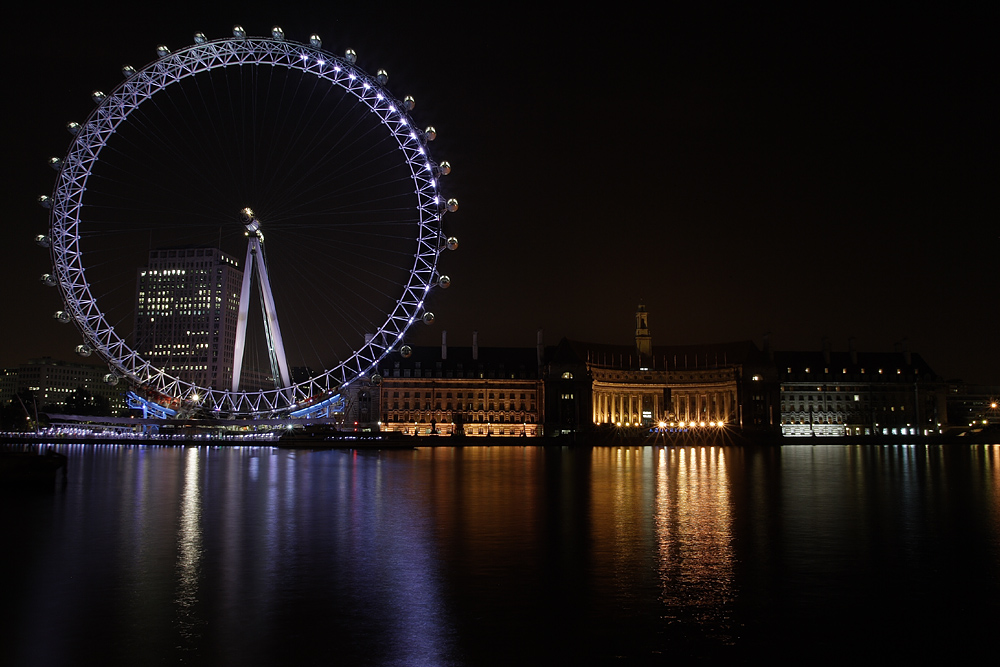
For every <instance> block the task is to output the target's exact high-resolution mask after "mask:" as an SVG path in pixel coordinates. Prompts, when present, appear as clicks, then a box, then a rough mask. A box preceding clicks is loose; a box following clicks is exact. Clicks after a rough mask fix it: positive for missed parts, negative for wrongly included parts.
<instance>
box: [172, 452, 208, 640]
mask: <svg viewBox="0 0 1000 667" xmlns="http://www.w3.org/2000/svg"><path fill="white" fill-rule="evenodd" d="M199 453H200V452H199V450H198V449H196V448H194V447H191V448H189V449H188V450H187V452H186V454H185V456H184V490H183V492H182V494H181V516H180V527H179V528H178V531H177V597H176V598H175V600H174V606H175V608H176V614H177V620H176V626H177V631H178V633H179V634H180V637H181V640H182V641H183V644H182V646H184V647H185V648H189V647H190V646H191V645H192V644H194V643H195V642H196V640H197V638H198V634H199V626H200V625H201V624H202V621H201V619H200V618H199V615H198V585H199V581H200V578H201V556H202V546H201V542H202V539H201V479H200V477H199V463H200V457H199Z"/></svg>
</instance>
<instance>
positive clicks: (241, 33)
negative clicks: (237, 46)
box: [233, 25, 247, 39]
mask: <svg viewBox="0 0 1000 667" xmlns="http://www.w3.org/2000/svg"><path fill="white" fill-rule="evenodd" d="M246 36H247V31H246V30H244V29H243V26H241V25H234V26H233V37H235V38H236V39H244V38H246Z"/></svg>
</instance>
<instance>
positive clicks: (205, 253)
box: [133, 248, 273, 389]
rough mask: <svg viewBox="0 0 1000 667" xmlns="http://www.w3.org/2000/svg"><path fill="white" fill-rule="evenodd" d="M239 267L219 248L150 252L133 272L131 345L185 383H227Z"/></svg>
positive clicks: (230, 373) (217, 385) (230, 370)
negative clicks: (145, 264) (147, 259)
mask: <svg viewBox="0 0 1000 667" xmlns="http://www.w3.org/2000/svg"><path fill="white" fill-rule="evenodd" d="M238 266H239V265H238V263H237V261H236V260H235V259H234V258H233V257H231V256H229V255H227V254H226V253H224V252H222V251H221V250H219V249H218V248H167V249H160V250H152V251H150V253H149V261H148V264H147V266H145V267H144V268H141V269H139V272H138V273H139V275H138V287H137V289H136V315H135V342H134V344H133V348H134V349H135V350H136V351H137V352H139V353H140V354H141V355H142V356H143V357H144V358H146V359H148V360H149V361H151V362H152V363H153V364H154V365H155V366H156V367H157V368H160V369H162V370H164V371H166V372H167V373H170V374H171V375H175V376H176V377H178V378H180V379H181V380H184V381H185V382H191V383H194V384H196V385H198V386H201V387H211V388H213V389H227V388H229V385H230V384H231V380H232V377H233V355H234V345H235V340H236V320H237V316H238V313H239V299H240V285H241V281H242V279H243V272H242V271H241V270H240V269H239V268H238ZM244 375H248V373H247V371H244ZM271 386H273V382H272V383H271Z"/></svg>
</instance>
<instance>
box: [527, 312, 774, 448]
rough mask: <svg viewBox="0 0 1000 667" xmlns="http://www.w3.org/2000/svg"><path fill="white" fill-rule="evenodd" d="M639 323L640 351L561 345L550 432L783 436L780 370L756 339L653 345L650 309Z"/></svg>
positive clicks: (552, 366) (550, 369)
mask: <svg viewBox="0 0 1000 667" xmlns="http://www.w3.org/2000/svg"><path fill="white" fill-rule="evenodd" d="M635 318H636V320H635V344H634V345H605V344H599V343H583V342H578V341H571V340H566V339H564V340H563V341H562V342H560V344H559V346H558V348H557V349H556V350H555V351H554V352H553V353H552V355H551V357H550V361H549V363H548V365H547V368H546V373H545V376H546V381H547V386H548V403H547V404H546V414H547V416H548V419H547V422H548V424H549V432H550V433H551V432H553V431H558V432H560V433H563V434H567V433H573V432H576V431H586V430H588V429H589V428H592V427H593V426H597V427H602V426H603V427H612V426H616V427H621V426H625V427H659V426H660V425H661V424H662V425H663V426H665V427H669V428H675V429H676V428H683V429H690V428H702V427H710V428H711V427H716V428H718V427H720V426H733V427H740V428H741V429H743V430H744V431H760V432H764V433H771V432H775V431H776V430H777V428H778V425H779V420H780V414H779V410H778V405H777V383H776V377H775V370H774V366H773V364H772V363H769V360H768V357H767V354H766V353H764V352H761V351H760V350H759V348H757V346H756V345H755V344H754V343H753V342H752V341H739V342H735V343H721V344H705V345H686V346H679V345H671V346H654V345H653V340H652V335H651V333H650V328H649V321H648V313H647V311H646V308H645V306H642V305H640V306H639V307H638V309H637V311H636V314H635Z"/></svg>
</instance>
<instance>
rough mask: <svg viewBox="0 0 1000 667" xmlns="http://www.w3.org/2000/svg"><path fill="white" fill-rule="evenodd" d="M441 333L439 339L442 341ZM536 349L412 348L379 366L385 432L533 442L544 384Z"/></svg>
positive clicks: (380, 412)
mask: <svg viewBox="0 0 1000 667" xmlns="http://www.w3.org/2000/svg"><path fill="white" fill-rule="evenodd" d="M446 336H447V335H446V334H445V335H444V336H443V339H444V340H446ZM539 356H540V350H536V349H532V348H485V347H484V348H480V347H479V346H478V345H477V344H475V343H474V344H473V346H472V347H449V346H448V345H447V344H446V343H445V342H442V345H441V347H440V348H438V347H413V348H412V349H411V350H410V351H409V355H408V356H406V357H403V356H396V357H395V359H392V360H389V361H386V362H384V363H383V364H382V366H380V368H379V373H380V375H381V385H380V386H379V391H378V398H377V400H378V404H377V406H373V407H372V411H371V413H372V414H378V415H380V416H381V418H380V420H379V422H380V424H379V426H380V428H381V430H383V431H390V432H399V433H406V434H409V435H439V436H448V435H460V436H461V435H465V436H471V437H488V436H492V437H528V438H533V437H538V436H540V435H542V434H543V430H542V423H543V417H542V405H543V403H544V394H545V392H544V387H543V384H542V379H541V377H540V376H539Z"/></svg>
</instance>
